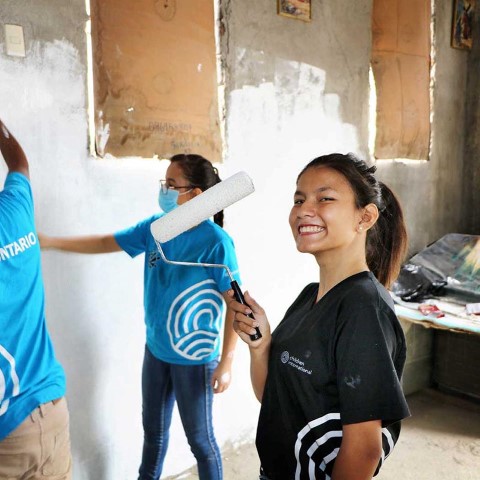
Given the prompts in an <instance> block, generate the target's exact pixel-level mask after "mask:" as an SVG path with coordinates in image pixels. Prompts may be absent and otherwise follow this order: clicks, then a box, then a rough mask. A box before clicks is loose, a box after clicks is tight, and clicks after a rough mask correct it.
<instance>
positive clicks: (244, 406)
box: [0, 0, 473, 480]
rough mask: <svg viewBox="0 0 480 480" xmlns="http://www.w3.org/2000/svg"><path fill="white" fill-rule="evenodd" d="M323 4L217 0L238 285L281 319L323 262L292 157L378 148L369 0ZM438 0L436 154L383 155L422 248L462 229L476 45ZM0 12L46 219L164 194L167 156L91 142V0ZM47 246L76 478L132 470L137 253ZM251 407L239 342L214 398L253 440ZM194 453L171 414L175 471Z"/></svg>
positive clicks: (146, 208)
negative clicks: (470, 58) (305, 17)
mask: <svg viewBox="0 0 480 480" xmlns="http://www.w3.org/2000/svg"><path fill="white" fill-rule="evenodd" d="M312 3H313V5H312V12H313V20H312V22H311V23H303V22H300V21H297V20H293V19H288V18H284V17H279V16H277V15H276V12H275V8H276V7H275V2H272V1H270V0H257V1H253V0H245V1H236V2H233V1H232V0H230V1H224V3H223V10H224V14H225V22H226V26H227V32H226V34H225V35H224V36H223V38H222V44H223V49H224V64H225V66H226V69H227V71H226V84H225V92H226V112H227V113H226V144H227V150H226V155H225V162H224V164H222V165H219V168H220V173H221V175H222V176H224V177H226V176H228V175H230V174H231V173H234V172H236V171H238V170H245V171H247V172H248V173H249V174H250V176H251V177H252V178H253V179H254V182H255V185H256V193H255V195H252V196H250V197H248V198H246V199H245V200H242V202H240V203H238V204H236V205H234V206H232V207H230V208H229V209H228V211H227V212H226V228H227V230H228V231H229V232H230V233H231V234H232V235H233V237H234V238H235V241H236V245H237V252H238V256H239V262H240V267H241V270H242V276H243V280H244V286H245V288H248V289H249V290H250V291H251V293H252V294H253V296H254V297H256V298H257V300H258V301H259V302H260V303H261V304H263V306H264V307H265V309H266V310H267V312H268V313H269V316H270V319H271V322H272V323H273V325H276V323H278V321H279V320H280V319H281V317H282V315H283V313H284V311H285V309H286V308H287V307H288V305H289V304H290V303H291V301H292V300H293V299H294V298H295V297H296V295H297V293H298V292H299V290H300V289H301V288H302V287H303V286H304V285H305V284H306V283H308V282H310V281H315V280H317V276H318V272H317V271H316V268H315V264H314V262H313V261H312V259H311V258H309V257H304V256H302V255H300V254H298V253H297V252H296V250H295V246H294V242H293V240H292V239H291V234H290V232H289V228H288V224H287V216H288V212H289V209H290V205H291V201H292V194H293V190H294V182H295V177H296V175H297V173H298V171H299V170H300V169H301V168H302V167H303V165H305V163H306V162H307V161H309V160H310V159H311V158H312V157H313V156H317V155H319V154H322V153H328V152H332V151H341V152H348V151H353V152H357V153H360V154H361V155H364V156H366V155H367V154H368V68H369V56H370V14H371V2H370V1H369V0H358V1H356V2H352V1H351V0H338V1H336V2H321V1H320V0H314V1H313V2H312ZM438 3H440V2H438ZM441 3H442V4H444V5H440V6H438V8H436V11H435V32H436V35H437V55H436V72H437V77H436V88H435V93H434V112H435V116H434V120H433V137H432V156H431V159H430V161H429V162H428V163H426V162H424V163H421V164H415V165H410V164H408V165H404V164H400V163H391V162H390V163H388V162H382V164H381V165H379V169H380V174H381V176H382V177H383V178H384V179H385V180H386V181H388V182H389V183H391V185H392V186H393V188H394V189H395V190H396V191H397V192H398V194H399V196H400V197H401V199H402V201H403V202H404V204H405V209H406V213H407V220H408V223H409V230H410V234H411V237H412V251H417V250H419V249H420V248H422V247H423V246H424V245H426V244H427V243H429V242H431V241H433V240H435V239H437V238H438V237H439V236H441V235H443V234H444V233H447V232H452V231H458V230H460V229H461V228H462V225H464V224H465V222H466V215H467V214H466V213H465V212H464V210H463V209H462V207H463V206H462V204H461V191H462V181H463V174H464V171H465V161H464V156H463V148H464V141H465V134H464V133H463V132H464V131H465V107H464V105H465V103H464V95H465V87H466V78H467V55H468V54H466V53H465V52H461V51H456V50H452V49H451V48H450V46H449V35H450V14H451V5H450V2H441ZM0 20H1V23H2V24H3V23H17V24H20V25H23V26H24V28H25V36H26V46H27V57H26V58H24V59H21V58H20V59H19V58H13V57H7V56H6V55H5V49H4V44H3V38H0V42H1V43H0V105H1V106H2V107H1V112H0V115H1V116H2V118H3V119H4V121H5V123H6V124H7V125H8V126H9V127H11V129H12V131H13V132H14V133H15V134H16V136H17V137H18V138H19V140H20V141H21V143H22V144H23V146H24V148H25V150H26V152H27V154H28V156H29V158H30V161H31V176H32V184H33V188H34V192H35V199H36V208H37V225H38V229H39V230H40V231H44V232H46V233H51V234H64V235H68V234H85V233H102V232H111V231H114V230H116V229H119V228H123V227H125V226H128V225H130V224H132V223H134V222H136V221H137V220H139V219H141V218H144V217H146V216H147V215H149V214H151V213H152V212H153V211H155V209H156V208H157V206H156V196H157V188H158V183H157V179H158V178H161V177H162V176H163V173H164V170H165V168H166V165H165V164H163V163H160V162H158V161H154V160H138V159H122V160H115V159H107V160H96V159H93V158H90V157H89V155H88V151H87V143H88V137H87V112H86V104H87V93H86V86H85V85H86V48H85V36H84V32H83V29H84V22H85V20H86V16H85V13H84V2H83V0H70V1H69V2H63V1H60V0H49V1H47V0H37V1H36V2H31V1H28V0H3V2H2V9H1V11H0ZM472 75H473V73H472ZM0 168H1V170H0V175H1V176H2V178H3V175H4V173H5V169H4V168H3V166H2V167H0ZM43 262H44V263H43V266H44V278H45V283H46V294H47V315H48V323H49V328H50V331H51V333H52V337H53V340H54V343H55V346H56V350H57V354H58V356H59V358H60V360H61V361H62V363H63V365H64V366H65V370H66V373H67V377H68V395H67V396H68V401H69V405H70V409H71V417H72V443H73V451H74V461H75V480H83V479H95V480H110V479H115V480H118V479H127V478H134V477H135V472H136V469H137V467H138V462H139V456H140V451H141V444H142V432H141V420H140V410H141V402H140V369H141V361H142V355H143V344H144V326H143V320H142V259H136V260H133V261H132V260H130V259H129V258H128V257H127V256H126V255H125V254H121V253H119V254H112V255H107V256H93V257H82V256H79V255H67V254H60V253H55V252H45V254H44V257H43ZM418 328H421V327H418ZM422 341H423V340H422ZM425 344H426V345H427V344H428V341H426V343H425ZM420 357H422V355H420ZM422 358H423V357H422ZM257 413H258V405H257V403H256V401H255V400H254V398H253V394H252V392H251V388H250V385H249V378H248V354H247V351H246V348H244V345H239V348H238V354H237V359H236V363H235V371H234V382H233V385H232V387H231V388H230V389H229V390H228V391H227V392H226V393H224V394H222V395H220V396H218V397H217V398H216V401H215V428H216V432H217V436H218V439H219V442H220V443H221V444H222V445H225V444H226V443H233V444H235V443H237V442H242V441H245V440H247V439H251V438H252V437H253V435H254V428H255V425H256V417H257ZM193 463H194V462H193V458H192V456H191V455H190V454H189V452H188V446H187V444H186V441H185V438H184V435H183V430H182V427H181V424H180V422H179V419H178V416H175V418H174V422H173V425H172V438H171V448H170V450H169V452H168V455H167V463H166V467H165V472H164V474H165V475H168V474H172V473H176V472H180V471H182V470H184V469H185V468H187V467H188V466H190V465H192V464H193Z"/></svg>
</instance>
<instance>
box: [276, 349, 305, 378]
mask: <svg viewBox="0 0 480 480" xmlns="http://www.w3.org/2000/svg"><path fill="white" fill-rule="evenodd" d="M280 360H281V362H282V363H285V364H287V365H290V366H291V367H293V368H296V369H297V370H298V371H300V372H302V373H306V374H307V375H311V374H312V370H311V369H310V370H309V369H307V368H305V362H302V360H300V359H299V358H297V357H294V356H291V355H290V354H289V353H288V352H287V351H286V350H285V351H284V352H282V354H281V355H280Z"/></svg>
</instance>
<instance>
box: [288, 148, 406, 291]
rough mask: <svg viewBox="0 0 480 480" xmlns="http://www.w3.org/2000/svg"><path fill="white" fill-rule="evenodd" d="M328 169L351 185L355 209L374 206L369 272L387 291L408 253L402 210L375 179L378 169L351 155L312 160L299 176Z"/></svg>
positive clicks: (367, 253) (369, 236) (335, 155)
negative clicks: (374, 221) (311, 170)
mask: <svg viewBox="0 0 480 480" xmlns="http://www.w3.org/2000/svg"><path fill="white" fill-rule="evenodd" d="M318 167H329V168H332V169H334V170H336V171H337V172H339V173H341V174H342V175H343V176H344V177H345V178H346V179H347V180H348V182H349V183H350V186H351V187H352V190H353V193H354V195H355V203H356V206H357V208H363V207H365V206H366V205H368V204H370V203H373V204H375V205H376V206H377V208H378V211H379V217H378V220H377V222H376V223H375V225H374V226H373V227H372V228H371V229H370V230H368V232H367V244H366V257H367V258H366V259H367V265H368V268H369V269H370V270H371V271H372V272H373V274H374V275H375V276H376V277H377V279H378V281H379V282H380V283H382V284H383V285H385V286H386V287H387V288H388V287H389V286H390V285H391V284H392V283H393V282H394V281H395V279H396V278H397V276H398V274H399V272H400V267H401V265H402V262H403V260H404V258H405V254H406V251H407V229H406V226H405V221H404V218H403V212H402V207H401V205H400V203H399V201H398V199H397V198H396V196H395V194H394V193H393V192H392V191H391V190H390V188H388V187H387V186H386V185H385V184H384V183H382V182H380V181H378V180H377V179H376V178H375V175H374V173H375V171H376V169H377V167H375V166H370V167H369V166H368V165H367V164H366V162H365V161H363V160H361V159H359V158H357V157H356V156H355V155H354V154H353V153H348V154H347V155H343V154H341V153H332V154H330V155H323V156H321V157H317V158H315V159H314V160H312V161H311V162H310V163H309V164H308V165H307V166H306V167H305V168H304V169H303V170H302V171H301V172H300V175H298V178H297V182H298V180H299V179H300V177H301V176H302V175H303V174H304V173H305V172H306V171H307V170H308V169H310V168H318Z"/></svg>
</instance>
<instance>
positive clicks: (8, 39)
mask: <svg viewBox="0 0 480 480" xmlns="http://www.w3.org/2000/svg"><path fill="white" fill-rule="evenodd" d="M5 45H6V49H7V52H6V53H7V55H11V56H13V57H24V56H25V41H24V39H23V27H22V26H20V25H8V24H6V25H5Z"/></svg>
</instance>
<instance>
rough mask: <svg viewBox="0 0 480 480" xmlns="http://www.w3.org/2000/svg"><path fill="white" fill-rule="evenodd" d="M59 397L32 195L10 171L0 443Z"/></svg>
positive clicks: (1, 300) (0, 284)
mask: <svg viewBox="0 0 480 480" xmlns="http://www.w3.org/2000/svg"><path fill="white" fill-rule="evenodd" d="M64 394H65V374H64V372H63V368H62V367H61V365H60V364H59V363H58V361H57V360H56V358H55V354H54V351H53V346H52V343H51V340H50V336H49V334H48V332H47V328H46V324H45V301H44V289H43V281H42V272H41V265H40V247H39V244H38V240H37V236H36V233H35V224H34V220H33V197H32V191H31V189H30V183H29V181H28V179H27V178H26V177H25V176H24V175H22V174H21V173H10V174H9V175H8V176H7V179H6V181H5V187H4V190H2V191H0V440H1V439H3V438H4V437H6V436H7V435H8V434H9V433H10V432H12V431H13V430H14V429H15V428H16V427H17V426H18V425H19V424H20V423H21V422H22V421H23V420H24V419H25V418H26V417H27V416H28V415H29V414H30V413H31V412H32V411H33V410H34V409H35V408H36V407H37V406H38V405H40V404H41V403H45V402H48V401H50V400H54V399H55V398H59V397H61V396H63V395H64Z"/></svg>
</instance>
